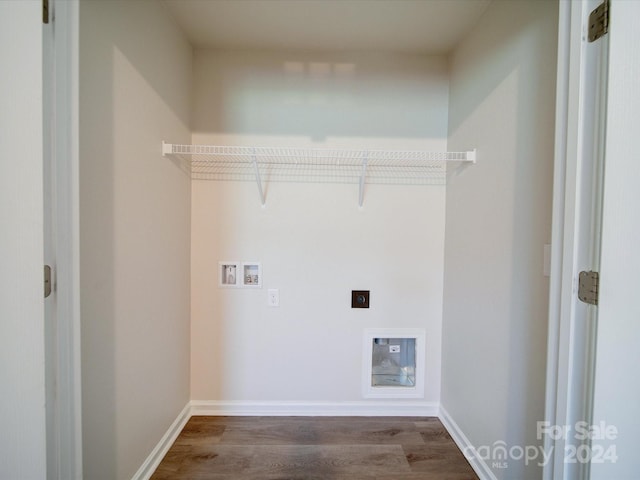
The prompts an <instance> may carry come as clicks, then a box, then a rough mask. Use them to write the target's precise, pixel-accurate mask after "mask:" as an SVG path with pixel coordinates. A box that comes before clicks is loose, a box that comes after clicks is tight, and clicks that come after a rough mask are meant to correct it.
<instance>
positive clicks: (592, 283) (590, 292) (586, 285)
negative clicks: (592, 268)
mask: <svg viewBox="0 0 640 480" xmlns="http://www.w3.org/2000/svg"><path fill="white" fill-rule="evenodd" d="M599 287H600V275H599V274H598V272H580V275H579V277H578V298H579V299H580V300H582V301H583V302H584V303H588V304H589V305H598V289H599Z"/></svg>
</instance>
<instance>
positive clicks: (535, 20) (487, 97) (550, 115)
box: [442, 1, 557, 479]
mask: <svg viewBox="0 0 640 480" xmlns="http://www.w3.org/2000/svg"><path fill="white" fill-rule="evenodd" d="M556 49H557V4H556V3H555V2H552V1H518V2H513V1H494V2H493V3H492V4H491V5H490V6H489V8H488V10H487V11H486V12H485V14H484V16H483V18H482V19H481V21H480V22H479V24H478V26H477V27H476V28H475V29H474V30H473V31H472V32H471V33H470V34H469V35H468V36H467V38H466V39H465V40H464V41H463V42H462V43H461V44H460V45H459V47H458V48H457V49H456V51H455V52H454V54H453V56H452V58H451V92H450V110H449V149H451V150H457V149H468V148H473V147H477V148H478V157H479V162H478V164H477V165H476V166H474V167H473V168H470V169H467V170H466V171H465V172H464V173H463V174H462V175H460V176H457V177H454V178H453V179H452V180H451V181H450V182H449V184H448V186H447V214H446V236H445V238H446V247H445V270H444V271H445V277H444V320H443V324H444V327H443V359H442V362H443V383H442V405H443V407H444V408H445V410H446V411H447V412H448V413H449V414H450V416H451V417H452V418H453V420H454V421H455V422H456V423H457V425H458V426H459V427H460V428H461V430H462V431H463V432H464V433H465V434H466V436H467V437H468V439H469V440H470V441H471V443H472V444H474V445H475V446H476V447H481V446H488V447H491V446H493V445H494V442H497V441H504V442H506V444H507V446H508V448H510V447H512V446H522V447H524V446H526V445H539V444H540V443H541V442H540V441H539V440H537V439H536V421H538V420H542V419H543V418H544V384H545V382H544V378H545V357H546V354H545V349H546V332H547V330H546V325H547V304H548V279H547V278H545V277H544V276H543V245H544V244H545V243H549V242H550V234H551V195H552V191H551V190H552V159H553V141H554V139H553V133H554V105H555V65H556ZM507 462H508V465H507V468H494V469H493V471H494V473H495V475H496V476H497V477H498V478H509V479H515V478H518V479H521V478H539V477H540V474H541V473H540V468H539V467H537V466H535V465H533V466H530V467H528V468H525V466H524V462H523V461H522V460H520V461H517V460H514V459H507ZM487 463H488V464H489V466H491V463H492V462H491V459H488V460H487ZM534 463H535V462H534Z"/></svg>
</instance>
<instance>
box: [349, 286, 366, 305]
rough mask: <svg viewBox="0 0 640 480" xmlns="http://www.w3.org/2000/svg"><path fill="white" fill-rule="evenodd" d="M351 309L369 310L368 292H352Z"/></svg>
mask: <svg viewBox="0 0 640 480" xmlns="http://www.w3.org/2000/svg"><path fill="white" fill-rule="evenodd" d="M351 308H369V290H352V291H351Z"/></svg>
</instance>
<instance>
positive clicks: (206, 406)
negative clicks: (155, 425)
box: [191, 400, 439, 417]
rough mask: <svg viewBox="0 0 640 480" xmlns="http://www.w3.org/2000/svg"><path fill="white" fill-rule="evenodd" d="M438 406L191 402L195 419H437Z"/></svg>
mask: <svg viewBox="0 0 640 480" xmlns="http://www.w3.org/2000/svg"><path fill="white" fill-rule="evenodd" d="M438 410H439V409H438V404H437V403H435V402H418V401H397V400H396V401H389V400H387V401H382V400H379V401H369V402H244V401H218V400H192V401H191V414H192V415H229V416H234V415H237V416H292V417H295V416H318V417H323V416H324V417H326V416H336V417H340V416H356V417H357V416H362V417H385V416H389V417H435V416H437V415H438Z"/></svg>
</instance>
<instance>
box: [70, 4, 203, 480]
mask: <svg viewBox="0 0 640 480" xmlns="http://www.w3.org/2000/svg"><path fill="white" fill-rule="evenodd" d="M80 15H81V18H80V25H81V32H80V49H81V51H80V184H81V191H80V224H81V226H80V228H81V230H80V237H81V281H82V287H81V288H82V291H81V314H82V387H83V398H82V401H83V437H84V438H83V442H84V445H83V449H84V477H85V478H91V479H102V478H104V479H114V478H118V479H124V478H131V476H132V475H133V474H134V473H135V472H136V471H137V469H138V468H139V467H140V465H141V464H142V462H143V461H144V460H145V458H146V457H147V455H149V453H150V452H151V450H152V449H153V448H154V447H155V445H156V444H157V442H158V441H159V439H160V438H161V437H162V435H163V434H164V432H165V431H166V430H167V428H168V427H169V425H170V424H171V423H172V422H173V420H175V418H176V417H177V415H178V414H179V413H180V411H181V410H182V409H183V408H184V406H185V405H186V403H187V402H188V400H189V315H190V306H189V290H190V287H189V283H190V279H189V249H190V240H189V236H190V213H189V211H190V179H189V177H188V175H187V174H185V173H184V172H183V171H182V170H181V169H180V167H179V165H176V164H175V163H173V162H172V161H170V160H168V159H165V158H162V157H161V155H160V152H161V141H162V140H163V139H169V138H171V139H174V140H175V141H185V142H188V141H189V139H190V130H189V110H190V99H189V87H190V84H191V47H190V46H189V44H188V43H187V42H186V40H185V39H184V37H183V35H182V34H181V32H180V31H179V30H178V29H177V28H176V27H175V26H174V24H173V23H172V21H171V20H170V18H169V17H168V15H167V14H166V12H165V10H164V9H163V8H162V6H161V4H159V3H157V2H155V1H151V2H149V1H136V2H129V1H108V2H95V1H83V2H82V3H81V6H80Z"/></svg>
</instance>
